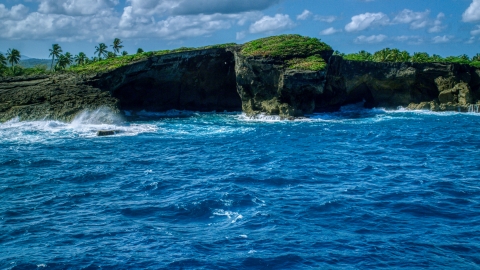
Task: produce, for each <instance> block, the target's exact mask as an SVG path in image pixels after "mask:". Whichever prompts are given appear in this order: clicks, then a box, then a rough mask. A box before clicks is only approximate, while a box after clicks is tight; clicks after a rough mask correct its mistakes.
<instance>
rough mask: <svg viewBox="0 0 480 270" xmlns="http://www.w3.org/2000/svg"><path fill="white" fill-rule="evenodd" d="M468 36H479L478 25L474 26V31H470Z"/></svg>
mask: <svg viewBox="0 0 480 270" xmlns="http://www.w3.org/2000/svg"><path fill="white" fill-rule="evenodd" d="M470 34H471V35H472V36H476V35H480V25H476V26H475V29H473V30H472V31H470Z"/></svg>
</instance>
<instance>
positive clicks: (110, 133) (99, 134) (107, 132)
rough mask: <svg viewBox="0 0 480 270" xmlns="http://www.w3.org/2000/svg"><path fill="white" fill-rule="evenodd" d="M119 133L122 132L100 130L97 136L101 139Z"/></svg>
mask: <svg viewBox="0 0 480 270" xmlns="http://www.w3.org/2000/svg"><path fill="white" fill-rule="evenodd" d="M118 133H121V131H120V130H99V131H97V136H99V137H103V136H112V135H115V134H118Z"/></svg>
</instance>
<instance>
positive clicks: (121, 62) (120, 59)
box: [68, 43, 237, 73]
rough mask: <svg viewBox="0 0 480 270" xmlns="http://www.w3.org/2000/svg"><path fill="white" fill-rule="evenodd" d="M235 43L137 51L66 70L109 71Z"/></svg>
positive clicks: (81, 71)
mask: <svg viewBox="0 0 480 270" xmlns="http://www.w3.org/2000/svg"><path fill="white" fill-rule="evenodd" d="M236 45H237V44H235V43H226V44H218V45H211V46H204V47H198V48H193V47H181V48H178V49H174V50H161V51H152V52H143V53H137V54H133V55H125V56H117V57H113V58H107V59H102V60H100V61H95V62H90V63H88V64H85V65H81V66H72V67H70V68H69V69H68V71H73V72H76V73H98V72H106V71H111V70H114V69H117V68H120V67H122V66H126V65H128V64H130V63H133V62H137V61H140V60H144V59H147V58H149V57H152V56H160V55H166V54H172V53H179V52H188V51H196V50H206V49H223V48H228V47H233V46H236Z"/></svg>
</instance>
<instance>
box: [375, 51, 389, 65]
mask: <svg viewBox="0 0 480 270" xmlns="http://www.w3.org/2000/svg"><path fill="white" fill-rule="evenodd" d="M389 54H390V48H385V49H383V50H380V51H378V52H375V54H373V60H374V61H375V62H387V61H388V57H389Z"/></svg>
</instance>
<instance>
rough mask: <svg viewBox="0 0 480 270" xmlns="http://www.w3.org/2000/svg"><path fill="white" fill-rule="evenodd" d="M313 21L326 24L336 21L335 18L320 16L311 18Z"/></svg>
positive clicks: (336, 18)
mask: <svg viewBox="0 0 480 270" xmlns="http://www.w3.org/2000/svg"><path fill="white" fill-rule="evenodd" d="M313 19H314V20H316V21H321V22H326V23H332V22H334V21H336V20H338V17H337V16H320V15H315V16H314V17H313Z"/></svg>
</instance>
